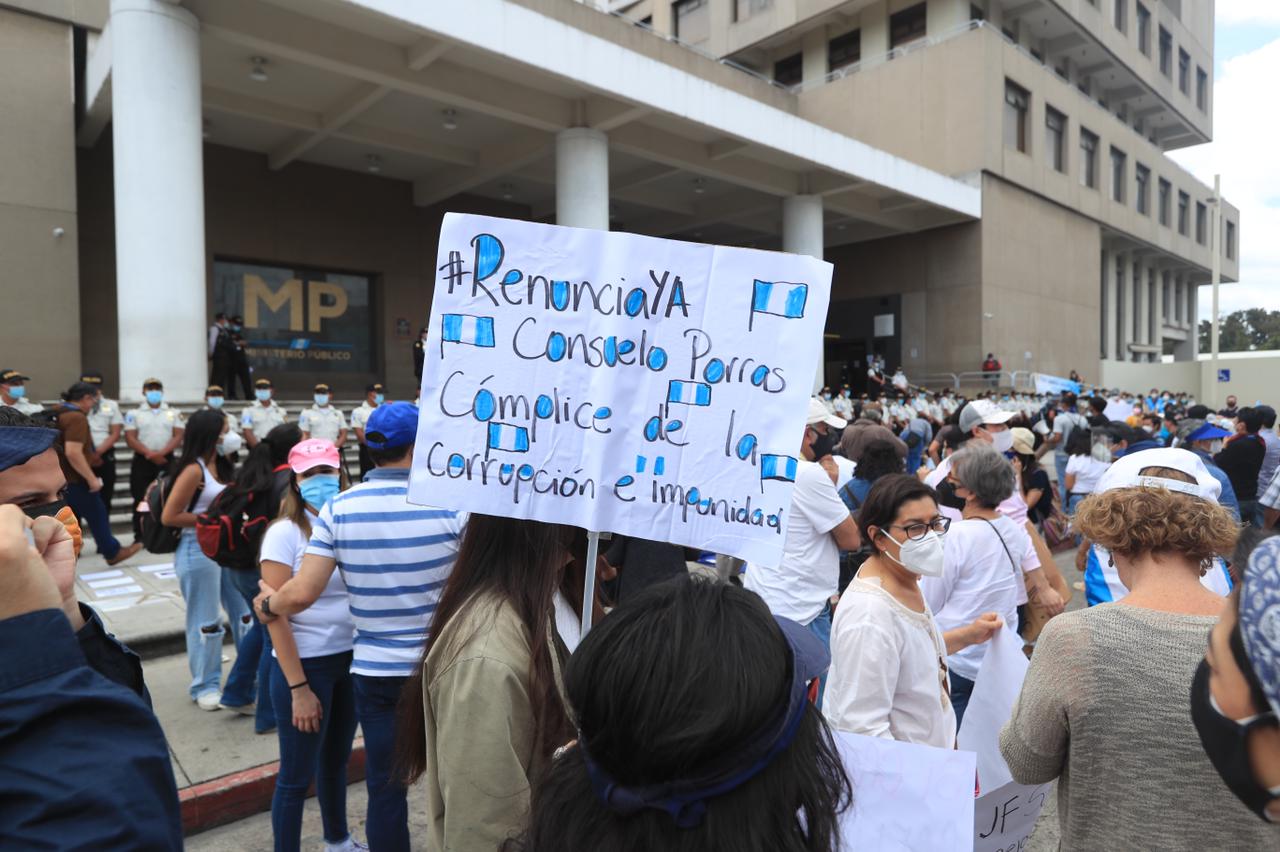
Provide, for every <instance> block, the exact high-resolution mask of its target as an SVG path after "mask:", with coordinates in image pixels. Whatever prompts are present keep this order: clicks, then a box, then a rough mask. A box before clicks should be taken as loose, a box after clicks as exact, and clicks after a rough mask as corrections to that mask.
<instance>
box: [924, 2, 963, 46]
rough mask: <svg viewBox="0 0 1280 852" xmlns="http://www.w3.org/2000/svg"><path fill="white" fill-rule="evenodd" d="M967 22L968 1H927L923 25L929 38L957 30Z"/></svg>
mask: <svg viewBox="0 0 1280 852" xmlns="http://www.w3.org/2000/svg"><path fill="white" fill-rule="evenodd" d="M968 20H969V0H929V5H928V7H927V17H926V18H925V23H926V25H927V27H928V34H929V38H933V37H935V36H940V35H943V34H944V33H948V32H951V31H952V30H955V29H958V28H959V27H960V26H962V25H963V24H965V23H967V22H968Z"/></svg>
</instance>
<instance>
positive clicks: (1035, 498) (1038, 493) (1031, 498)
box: [1025, 479, 1071, 507]
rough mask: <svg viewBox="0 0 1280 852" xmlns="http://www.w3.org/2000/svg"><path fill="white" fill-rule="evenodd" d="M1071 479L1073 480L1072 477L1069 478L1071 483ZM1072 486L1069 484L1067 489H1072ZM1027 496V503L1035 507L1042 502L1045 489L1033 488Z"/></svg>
mask: <svg viewBox="0 0 1280 852" xmlns="http://www.w3.org/2000/svg"><path fill="white" fill-rule="evenodd" d="M1070 481H1071V480H1070V479H1068V480H1067V482H1068V483H1070ZM1070 488H1071V486H1070V485H1068V486H1067V489H1068V490H1070ZM1025 496H1026V501H1027V505H1028V506H1033V507H1034V506H1036V505H1038V504H1039V503H1040V498H1041V497H1043V496H1044V489H1043V488H1032V489H1031V490H1029V491H1028V492H1027V493H1026V495H1025Z"/></svg>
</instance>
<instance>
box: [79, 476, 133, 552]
mask: <svg viewBox="0 0 1280 852" xmlns="http://www.w3.org/2000/svg"><path fill="white" fill-rule="evenodd" d="M66 499H67V505H68V506H70V507H71V511H73V512H75V513H76V517H77V518H84V519H85V520H86V521H88V522H89V531H90V532H91V533H93V542H94V544H96V545H98V553H99V554H101V555H102V557H103V558H104V559H115V558H116V554H117V553H119V552H120V542H119V541H117V540H116V537H115V536H113V535H112V534H111V519H110V518H109V517H107V509H106V507H105V506H103V505H102V498H100V497H99V496H98V495H97V494H93V493H91V492H90V491H89V486H87V485H84V484H74V485H73V484H72V483H67V490H66Z"/></svg>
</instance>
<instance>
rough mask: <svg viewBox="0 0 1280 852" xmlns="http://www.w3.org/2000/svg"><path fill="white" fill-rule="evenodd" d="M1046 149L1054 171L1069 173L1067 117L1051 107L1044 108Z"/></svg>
mask: <svg viewBox="0 0 1280 852" xmlns="http://www.w3.org/2000/svg"><path fill="white" fill-rule="evenodd" d="M1044 129H1045V147H1046V148H1047V149H1048V155H1049V165H1051V166H1053V169H1054V171H1058V172H1062V173H1063V174H1065V173H1066V171H1067V117H1066V116H1065V115H1063V114H1062V113H1060V112H1058V111H1057V110H1056V109H1054V108H1053V107H1051V106H1046V107H1045V108H1044Z"/></svg>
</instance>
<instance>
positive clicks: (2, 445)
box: [0, 426, 58, 470]
mask: <svg viewBox="0 0 1280 852" xmlns="http://www.w3.org/2000/svg"><path fill="white" fill-rule="evenodd" d="M57 439H58V430H57V429H44V428H40V427H36V426H0V470H8V469H9V468H11V467H17V466H18V465H20V464H26V463H27V462H28V461H30V460H31V459H33V458H35V457H36V456H38V455H40V454H41V453H43V452H44V451H45V450H47V449H49V448H50V447H52V446H53V442H54V441H56V440H57Z"/></svg>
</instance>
